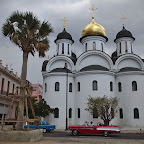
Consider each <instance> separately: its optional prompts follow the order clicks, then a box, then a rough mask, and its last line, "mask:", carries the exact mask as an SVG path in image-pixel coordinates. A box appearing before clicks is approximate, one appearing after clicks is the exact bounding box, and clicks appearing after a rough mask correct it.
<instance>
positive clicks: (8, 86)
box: [7, 81, 10, 96]
mask: <svg viewBox="0 0 144 144" xmlns="http://www.w3.org/2000/svg"><path fill="white" fill-rule="evenodd" d="M9 88H10V81H8V84H7V96H8V95H9Z"/></svg>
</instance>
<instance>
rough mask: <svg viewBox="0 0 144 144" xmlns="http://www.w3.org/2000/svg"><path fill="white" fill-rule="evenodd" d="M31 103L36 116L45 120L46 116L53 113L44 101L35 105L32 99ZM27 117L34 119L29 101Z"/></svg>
mask: <svg viewBox="0 0 144 144" xmlns="http://www.w3.org/2000/svg"><path fill="white" fill-rule="evenodd" d="M31 102H32V105H33V108H34V111H35V115H36V116H39V117H44V118H45V117H46V116H48V115H49V114H50V113H53V111H54V110H53V109H51V108H50V106H49V105H47V103H46V101H45V100H44V99H42V100H40V102H39V103H36V100H35V99H34V98H32V99H31ZM24 115H26V107H25V110H24ZM28 116H29V118H30V119H33V118H34V117H33V114H32V110H31V107H30V103H29V101H28Z"/></svg>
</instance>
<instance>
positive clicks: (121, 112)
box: [119, 108, 123, 119]
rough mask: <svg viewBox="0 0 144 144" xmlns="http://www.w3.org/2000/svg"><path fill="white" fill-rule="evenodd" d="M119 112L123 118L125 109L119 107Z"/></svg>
mask: <svg viewBox="0 0 144 144" xmlns="http://www.w3.org/2000/svg"><path fill="white" fill-rule="evenodd" d="M119 113H120V119H123V110H122V108H120V109H119Z"/></svg>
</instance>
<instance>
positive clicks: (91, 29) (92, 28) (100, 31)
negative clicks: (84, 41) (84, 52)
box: [82, 18, 106, 37]
mask: <svg viewBox="0 0 144 144" xmlns="http://www.w3.org/2000/svg"><path fill="white" fill-rule="evenodd" d="M89 35H90V36H91V35H94V36H97V35H98V36H99V35H101V36H106V33H105V29H104V27H103V26H101V25H100V24H97V23H96V22H95V20H94V18H92V22H91V23H90V24H88V25H87V26H85V27H84V29H83V30H82V37H84V36H89Z"/></svg>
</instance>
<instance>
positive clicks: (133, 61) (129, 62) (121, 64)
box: [115, 54, 144, 70]
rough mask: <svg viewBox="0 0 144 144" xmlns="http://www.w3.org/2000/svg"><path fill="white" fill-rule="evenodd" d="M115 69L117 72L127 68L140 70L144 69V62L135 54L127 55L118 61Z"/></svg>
mask: <svg viewBox="0 0 144 144" xmlns="http://www.w3.org/2000/svg"><path fill="white" fill-rule="evenodd" d="M115 67H116V69H117V70H120V69H123V68H126V67H131V68H136V69H140V70H143V69H144V65H143V61H142V60H141V59H140V58H139V57H138V56H136V55H133V54H127V55H123V56H121V57H119V58H118V59H117V60H116V63H115Z"/></svg>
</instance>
